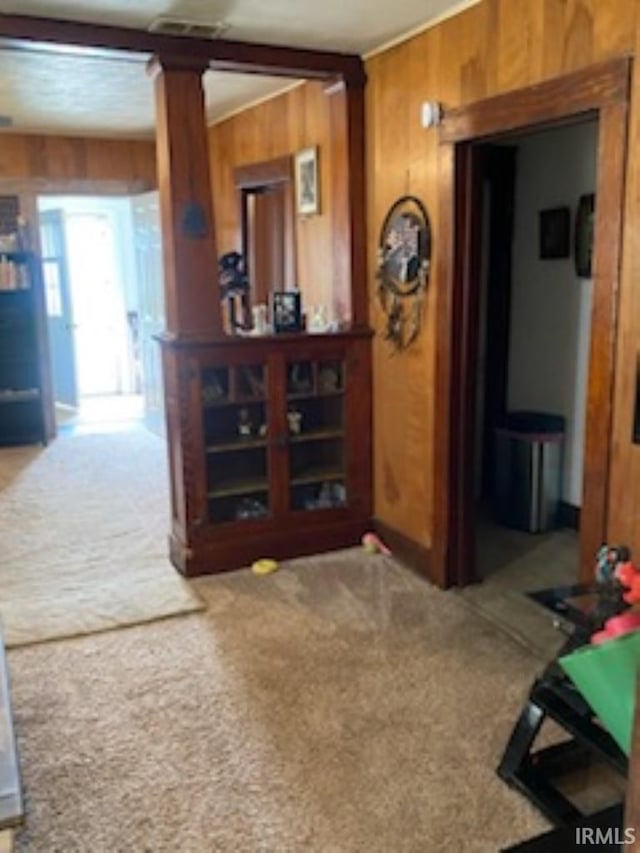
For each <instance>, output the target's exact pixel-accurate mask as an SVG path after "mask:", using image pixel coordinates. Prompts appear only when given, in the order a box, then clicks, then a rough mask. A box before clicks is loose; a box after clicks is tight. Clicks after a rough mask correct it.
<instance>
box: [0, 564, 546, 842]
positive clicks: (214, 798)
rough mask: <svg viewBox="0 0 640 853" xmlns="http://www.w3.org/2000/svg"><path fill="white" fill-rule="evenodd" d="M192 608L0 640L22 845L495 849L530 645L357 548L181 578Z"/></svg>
mask: <svg viewBox="0 0 640 853" xmlns="http://www.w3.org/2000/svg"><path fill="white" fill-rule="evenodd" d="M196 586H197V590H198V592H199V594H200V595H201V596H202V597H203V599H204V600H205V602H206V606H207V609H206V610H205V611H204V612H202V613H198V614H195V615H192V616H185V617H181V618H176V619H169V620H165V621H162V622H156V623H152V624H149V625H144V626H139V627H133V628H130V629H126V630H121V631H115V632H109V633H103V634H99V635H95V636H91V637H84V638H78V639H74V640H68V641H64V642H55V643H47V644H43V645H37V646H31V647H28V648H20V649H15V650H12V651H10V652H9V664H10V668H11V673H12V692H13V705H14V712H15V718H16V724H17V732H18V738H19V747H20V752H21V759H22V768H23V779H24V783H25V786H26V798H27V810H28V814H27V822H26V827H25V828H24V830H22V832H21V833H20V834H19V836H18V850H19V851H65V853H70V852H71V851H87V853H111V852H112V851H119V850H122V851H124V850H126V851H172V853H173V851H176V850H180V851H181V853H208V852H209V851H234V853H235V851H240V853H244V851H246V853H254V851H274V853H275V851H277V853H280V851H292V853H293V851H300V850H310V851H322V853H327V851H332V853H338V851H354V853H355V851H368V852H369V851H374V852H375V851H380V853H383V852H384V853H388V851H429V853H431V851H434V852H435V851H447V853H448V851H453V850H464V851H483V853H484V851H487V853H488V851H496V850H498V849H500V848H501V847H502V846H504V845H506V844H508V843H510V842H514V841H516V840H519V839H522V838H526V837H528V836H531V835H532V834H534V833H536V832H538V831H541V830H543V829H544V828H546V823H545V821H544V820H543V819H542V818H541V817H540V815H539V814H538V813H537V812H536V811H534V810H533V808H532V807H530V806H529V804H528V803H527V802H526V801H525V800H524V799H523V798H522V797H521V796H520V795H519V794H517V793H515V792H513V791H511V790H510V789H509V788H508V787H507V786H506V785H504V784H503V783H502V782H501V781H499V780H498V778H497V777H496V775H495V767H496V764H497V762H498V760H499V757H500V755H501V751H502V749H503V747H504V744H505V740H506V738H507V736H508V734H509V731H510V728H511V725H512V723H513V720H514V717H515V714H516V712H517V710H518V709H519V707H520V704H521V702H522V700H523V697H524V696H525V694H526V690H527V687H528V685H529V683H530V681H531V679H532V677H533V675H534V673H535V672H536V670H537V668H538V662H537V661H536V660H535V659H534V658H533V657H532V656H530V655H529V654H528V653H527V652H526V651H525V650H524V649H523V648H522V647H521V646H518V645H517V644H516V643H514V642H513V641H512V640H511V639H510V638H509V637H507V636H505V635H504V634H502V633H500V632H499V631H497V630H496V629H494V628H493V627H492V626H491V625H490V624H489V623H487V622H486V621H485V620H483V619H481V618H480V617H479V616H478V615H477V614H476V613H474V612H473V611H472V610H470V609H469V608H468V607H467V605H466V604H465V603H464V602H463V601H462V600H461V599H460V598H459V597H457V596H454V595H451V594H450V593H443V592H440V591H438V590H436V589H435V588H433V587H431V586H429V585H428V584H426V583H425V582H424V581H422V580H420V579H418V578H416V577H415V576H414V575H412V574H411V573H409V572H408V571H406V570H405V569H403V568H401V567H399V566H398V565H397V564H396V563H395V562H394V561H393V560H392V559H388V558H385V557H381V556H372V557H367V556H365V555H364V552H362V550H361V549H353V550H350V551H345V552H337V553H335V554H328V555H324V556H322V557H317V558H308V559H304V560H298V561H292V562H291V563H289V564H285V566H284V567H283V568H282V569H281V571H280V572H278V573H277V574H275V575H272V576H269V577H265V578H257V577H255V576H253V575H252V574H251V573H249V572H247V571H242V572H237V573H233V574H230V575H226V576H219V577H213V578H208V579H204V580H200V581H198V582H197V583H196Z"/></svg>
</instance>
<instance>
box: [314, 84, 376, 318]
mask: <svg viewBox="0 0 640 853" xmlns="http://www.w3.org/2000/svg"><path fill="white" fill-rule="evenodd" d="M364 84H365V78H364V75H362V76H358V77H356V78H353V79H352V78H349V79H347V80H339V81H337V82H335V83H332V84H330V85H329V86H327V87H326V88H325V92H326V94H327V95H328V96H329V98H330V99H331V100H330V111H329V114H330V121H331V184H332V186H331V190H332V192H331V196H332V199H333V209H332V211H331V214H332V230H333V291H334V310H335V311H336V313H337V314H338V315H339V316H340V318H341V319H344V318H345V317H344V315H345V313H346V314H348V315H349V319H350V320H351V322H352V324H353V325H354V326H356V327H363V326H367V325H368V323H369V312H368V306H367V278H366V276H367V248H366V246H367V222H366V196H365V144H364V123H365V109H364Z"/></svg>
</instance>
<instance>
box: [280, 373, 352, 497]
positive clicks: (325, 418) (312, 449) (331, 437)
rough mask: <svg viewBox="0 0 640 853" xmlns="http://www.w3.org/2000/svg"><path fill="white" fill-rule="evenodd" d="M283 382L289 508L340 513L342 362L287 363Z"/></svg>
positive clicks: (342, 479)
mask: <svg viewBox="0 0 640 853" xmlns="http://www.w3.org/2000/svg"><path fill="white" fill-rule="evenodd" d="M286 380H287V412H286V418H287V427H288V447H289V507H290V509H292V510H302V511H313V510H319V509H335V508H339V507H344V506H346V505H347V491H346V477H345V399H344V381H345V369H344V362H343V361H342V360H341V359H317V360H316V359H313V360H305V361H290V362H288V363H287V366H286Z"/></svg>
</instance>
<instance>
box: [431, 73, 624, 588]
mask: <svg viewBox="0 0 640 853" xmlns="http://www.w3.org/2000/svg"><path fill="white" fill-rule="evenodd" d="M630 72H631V60H630V59H628V58H622V59H617V60H612V61H610V62H606V63H603V64H600V65H594V66H592V67H591V68H587V69H584V70H582V71H578V72H576V73H573V74H568V75H565V76H563V77H559V78H556V79H553V80H549V81H546V82H544V83H540V84H537V85H535V86H531V87H528V88H525V89H520V90H517V91H514V92H510V93H506V94H503V95H499V96H497V97H494V98H489V99H486V100H484V101H479V102H476V103H474V104H470V105H469V106H467V107H461V108H459V109H455V110H452V111H450V112H449V113H447V114H446V115H445V118H444V122H443V125H442V127H441V133H440V143H441V144H440V151H439V183H440V190H439V191H440V238H439V239H440V252H439V253H438V261H437V264H438V266H437V282H438V295H437V313H438V323H437V324H436V329H437V337H436V380H435V381H436V400H437V401H438V405H437V406H436V411H435V435H434V446H435V447H436V448H437V450H438V452H437V453H436V456H435V465H434V530H433V542H432V551H431V569H432V577H433V579H434V580H435V581H436V582H437V583H439V585H440V586H443V587H447V586H452V585H461V584H464V583H469V582H471V581H472V580H475V579H476V578H475V567H474V556H475V547H474V529H473V522H474V518H473V482H472V475H471V474H470V472H472V471H473V459H474V453H475V447H474V405H475V401H474V394H473V389H474V383H475V372H474V371H475V361H476V350H477V347H476V338H477V324H478V318H477V291H478V287H479V281H480V278H479V271H478V265H477V263H475V261H476V260H477V257H478V251H479V250H478V240H479V237H478V234H477V233H476V232H477V223H475V224H474V220H477V219H478V217H477V216H476V215H475V213H477V207H476V208H475V209H474V204H477V198H476V196H477V182H478V174H479V169H478V166H477V162H476V161H477V157H476V156H475V155H474V151H475V150H476V149H477V146H476V143H478V142H479V141H481V140H485V139H487V138H490V137H491V138H493V137H496V136H500V135H502V134H508V133H510V132H513V131H518V132H527V131H533V130H539V129H540V128H542V127H545V126H557V125H561V124H563V123H570V122H573V121H575V120H576V119H577V118H579V117H580V116H582V115H591V116H593V117H595V118H597V119H598V122H599V137H598V154H597V174H598V178H597V188H596V191H597V205H596V221H595V253H594V259H593V281H594V292H593V308H592V326H591V347H590V361H589V382H588V389H587V421H586V438H585V457H584V487H583V500H582V514H581V516H582V519H581V520H582V523H581V531H580V577H581V578H584V579H587V578H588V577H590V575H591V567H592V564H593V559H594V555H595V551H596V550H597V548H598V547H599V546H600V544H601V543H602V542H603V541H604V540H605V537H606V531H607V491H608V483H609V468H610V455H611V421H612V410H613V387H614V369H615V359H614V354H615V343H616V320H617V316H616V315H617V303H618V281H619V271H620V258H621V242H622V219H623V204H624V181H625V173H624V171H625V169H624V167H625V159H626V146H627V112H628V101H629V90H630Z"/></svg>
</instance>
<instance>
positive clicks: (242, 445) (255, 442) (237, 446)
mask: <svg viewBox="0 0 640 853" xmlns="http://www.w3.org/2000/svg"><path fill="white" fill-rule="evenodd" d="M266 446H267V439H266V438H249V439H245V440H243V439H240V438H237V439H234V440H230V441H221V442H215V443H213V444H209V445H207V453H230V452H235V451H236V450H256V449H259V448H261V447H266Z"/></svg>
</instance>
